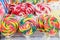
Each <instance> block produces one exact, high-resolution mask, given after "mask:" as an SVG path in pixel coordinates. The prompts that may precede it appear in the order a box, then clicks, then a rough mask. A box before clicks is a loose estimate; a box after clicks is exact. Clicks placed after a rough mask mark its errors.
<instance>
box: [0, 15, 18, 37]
mask: <svg viewBox="0 0 60 40" xmlns="http://www.w3.org/2000/svg"><path fill="white" fill-rule="evenodd" d="M1 27H2V35H4V36H11V35H12V34H14V33H15V32H16V30H17V28H18V21H17V20H16V19H14V17H13V16H12V15H6V16H4V18H3V20H2V23H1Z"/></svg>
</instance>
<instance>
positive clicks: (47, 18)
mask: <svg viewBox="0 0 60 40" xmlns="http://www.w3.org/2000/svg"><path fill="white" fill-rule="evenodd" d="M37 23H38V29H39V31H42V32H46V33H48V34H49V35H55V34H57V32H58V28H59V22H58V20H57V19H56V18H55V17H53V16H51V15H46V14H44V15H40V17H38V20H37Z"/></svg>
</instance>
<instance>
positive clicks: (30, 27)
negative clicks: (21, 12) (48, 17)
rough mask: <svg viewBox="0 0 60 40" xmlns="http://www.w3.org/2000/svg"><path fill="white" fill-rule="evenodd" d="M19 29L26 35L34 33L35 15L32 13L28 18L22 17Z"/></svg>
mask: <svg viewBox="0 0 60 40" xmlns="http://www.w3.org/2000/svg"><path fill="white" fill-rule="evenodd" d="M19 30H20V32H22V33H23V34H24V35H32V34H33V33H34V32H35V31H36V23H35V21H34V19H33V15H31V14H30V15H28V16H27V17H26V18H22V19H21V21H20V26H19Z"/></svg>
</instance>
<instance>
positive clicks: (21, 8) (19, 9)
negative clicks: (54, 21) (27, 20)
mask: <svg viewBox="0 0 60 40" xmlns="http://www.w3.org/2000/svg"><path fill="white" fill-rule="evenodd" d="M34 12H35V8H34V6H33V5H32V4H30V3H19V4H18V5H16V6H15V7H14V9H13V10H12V13H13V14H16V15H27V14H31V13H34Z"/></svg>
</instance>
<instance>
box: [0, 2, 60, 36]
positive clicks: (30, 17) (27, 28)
mask: <svg viewBox="0 0 60 40" xmlns="http://www.w3.org/2000/svg"><path fill="white" fill-rule="evenodd" d="M9 10H10V11H9V13H8V14H7V15H5V16H4V17H3V19H2V21H1V24H0V25H1V27H0V28H1V33H2V35H4V36H10V35H13V34H14V33H16V32H17V30H19V32H21V33H22V34H24V35H27V36H30V35H32V34H34V32H35V31H40V32H44V33H47V34H48V35H52V36H54V35H56V34H57V33H58V31H59V25H60V24H59V22H58V20H57V18H55V17H54V16H52V15H50V12H51V8H50V7H49V4H44V3H37V4H36V5H33V4H31V3H19V4H17V5H10V7H9ZM17 16H18V17H20V19H19V21H18V20H17V18H16V17H17ZM21 16H22V18H21Z"/></svg>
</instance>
